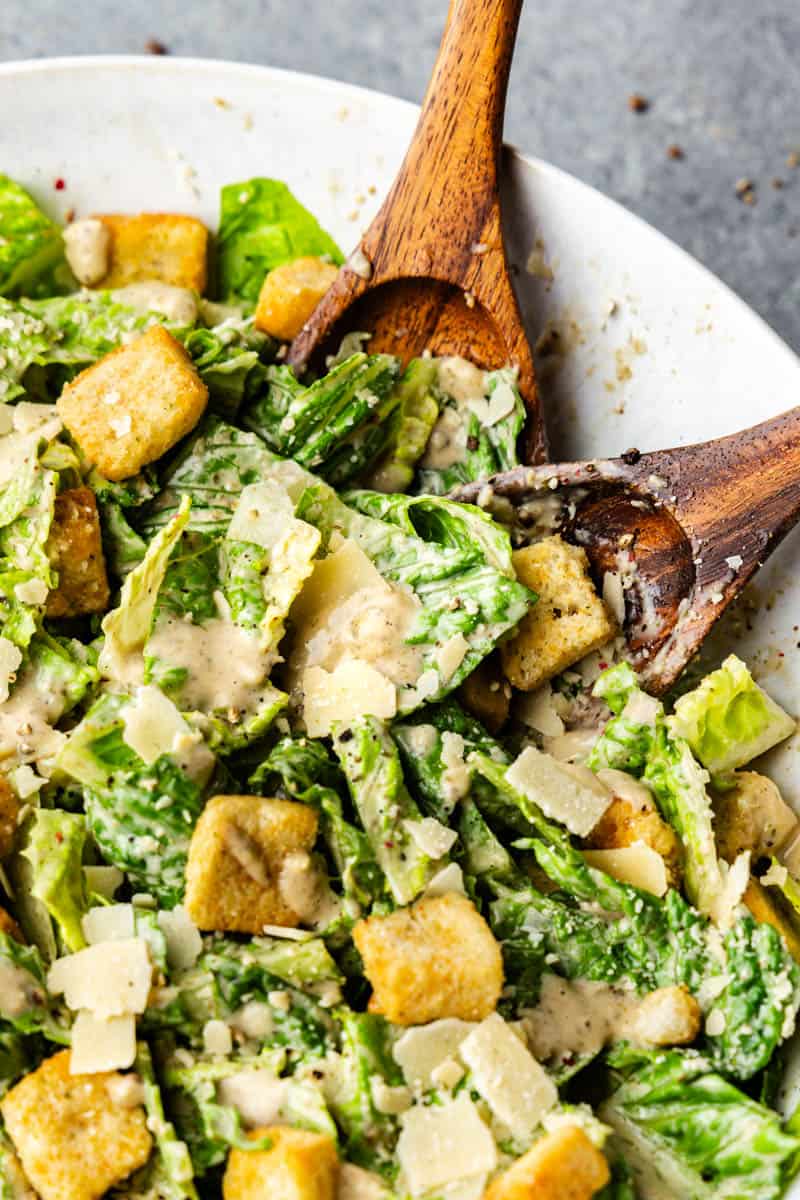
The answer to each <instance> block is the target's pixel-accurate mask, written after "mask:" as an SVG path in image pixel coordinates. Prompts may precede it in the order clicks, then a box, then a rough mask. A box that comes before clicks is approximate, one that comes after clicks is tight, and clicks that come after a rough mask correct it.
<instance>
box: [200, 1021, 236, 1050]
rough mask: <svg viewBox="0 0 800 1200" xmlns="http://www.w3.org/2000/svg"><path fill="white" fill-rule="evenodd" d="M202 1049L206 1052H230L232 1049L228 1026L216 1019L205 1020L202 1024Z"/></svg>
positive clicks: (231, 1037)
mask: <svg viewBox="0 0 800 1200" xmlns="http://www.w3.org/2000/svg"><path fill="white" fill-rule="evenodd" d="M203 1049H204V1050H205V1052H206V1054H220V1055H222V1054H230V1052H231V1050H232V1049H233V1035H232V1033H231V1030H230V1026H229V1025H226V1024H225V1022H224V1021H218V1020H216V1019H214V1020H211V1021H206V1023H205V1025H204V1026H203Z"/></svg>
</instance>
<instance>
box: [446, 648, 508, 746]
mask: <svg viewBox="0 0 800 1200" xmlns="http://www.w3.org/2000/svg"><path fill="white" fill-rule="evenodd" d="M458 698H459V700H460V701H461V703H462V704H463V705H464V708H466V710H467V712H470V713H472V715H473V717H476V718H477V719H478V720H479V721H480V723H481V724H482V725H485V726H486V728H487V729H488V730H489V733H499V732H500V730H501V729H502V728H503V726H504V725H505V723H506V721H507V720H508V710H509V707H510V705H511V688H510V687H509V686H508V683H507V682H506V680H505V678H504V677H503V672H502V670H501V668H500V662H499V660H498V656H497V655H496V654H490V655H489V657H488V658H485V659H484V660H483V662H481V663H479V664H478V666H477V667H476V668H475V670H474V671H473V672H472V674H471V675H468V676H467V678H466V679H465V680H464V682H463V683H462V684H461V687H460V688H459V689H458Z"/></svg>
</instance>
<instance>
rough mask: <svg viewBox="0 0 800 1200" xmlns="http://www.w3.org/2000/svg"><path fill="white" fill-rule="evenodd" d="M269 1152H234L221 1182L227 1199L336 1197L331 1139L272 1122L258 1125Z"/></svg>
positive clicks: (255, 1133) (323, 1199)
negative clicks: (270, 1145) (263, 1127)
mask: <svg viewBox="0 0 800 1200" xmlns="http://www.w3.org/2000/svg"><path fill="white" fill-rule="evenodd" d="M249 1136H250V1137H251V1138H254V1139H256V1138H258V1139H261V1138H264V1137H268V1138H270V1140H271V1141H272V1149H271V1150H236V1149H234V1150H231V1152H230V1155H229V1156H228V1165H227V1167H226V1168H225V1175H224V1177H223V1180H222V1195H223V1197H224V1200H334V1197H335V1195H336V1182H337V1176H338V1173H339V1159H338V1156H337V1153H336V1145H335V1143H334V1141H333V1138H330V1137H328V1136H327V1135H326V1134H324V1133H311V1132H310V1131H309V1130H307V1129H292V1128H291V1127H290V1126H288V1125H273V1126H270V1127H269V1128H266V1129H254V1130H253V1131H252V1133H251V1134H250V1135H249Z"/></svg>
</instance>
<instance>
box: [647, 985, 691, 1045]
mask: <svg viewBox="0 0 800 1200" xmlns="http://www.w3.org/2000/svg"><path fill="white" fill-rule="evenodd" d="M701 1021H702V1012H701V1009H700V1005H699V1004H698V1003H697V1001H696V1000H695V998H694V996H693V995H692V994H691V993H690V992H689V991H688V990H687V989H686V988H685V987H684V986H683V985H682V984H680V985H677V986H673V987H663V988H658V989H657V990H656V991H654V992H650V994H649V995H647V996H645V997H644V999H643V1000H642V1001H641V1002H640V1003H639V1004H638V1005H637V1006H636V1010H635V1012H634V1015H633V1018H632V1020H631V1026H630V1034H631V1038H632V1040H633V1041H635V1042H644V1043H645V1044H646V1045H648V1046H689V1045H691V1043H692V1042H693V1041H694V1039H695V1038H696V1037H697V1035H698V1033H699V1032H700V1024H701Z"/></svg>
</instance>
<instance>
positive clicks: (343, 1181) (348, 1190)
mask: <svg viewBox="0 0 800 1200" xmlns="http://www.w3.org/2000/svg"><path fill="white" fill-rule="evenodd" d="M390 1196H391V1192H390V1191H389V1189H388V1187H387V1186H386V1181H385V1180H384V1179H382V1178H381V1176H380V1175H376V1174H374V1172H372V1171H365V1170H364V1168H363V1167H357V1166H356V1165H355V1163H342V1165H341V1167H340V1168H339V1182H338V1187H337V1192H336V1200H390Z"/></svg>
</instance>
